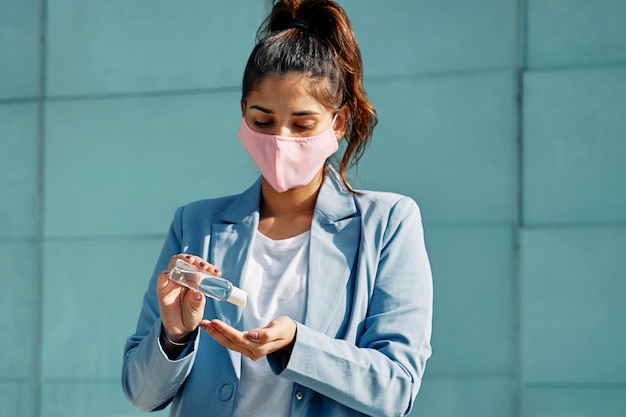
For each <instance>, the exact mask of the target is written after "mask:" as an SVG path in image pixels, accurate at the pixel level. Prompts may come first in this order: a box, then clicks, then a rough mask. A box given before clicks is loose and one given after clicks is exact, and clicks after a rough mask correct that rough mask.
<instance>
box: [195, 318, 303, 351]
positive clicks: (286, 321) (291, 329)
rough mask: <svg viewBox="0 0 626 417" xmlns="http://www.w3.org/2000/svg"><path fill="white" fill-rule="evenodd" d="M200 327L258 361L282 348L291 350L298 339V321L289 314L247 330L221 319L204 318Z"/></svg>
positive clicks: (223, 343) (227, 345)
mask: <svg viewBox="0 0 626 417" xmlns="http://www.w3.org/2000/svg"><path fill="white" fill-rule="evenodd" d="M200 327H201V328H202V329H203V330H205V331H206V332H207V333H209V334H210V335H211V337H213V339H215V340H216V341H217V342H218V343H219V344H221V345H222V346H224V347H226V348H228V349H231V350H234V351H236V352H239V353H241V354H242V355H244V356H247V357H248V358H250V359H252V360H253V361H256V360H257V359H260V358H262V357H263V356H265V355H267V354H269V353H272V352H276V351H277V350H281V349H288V350H291V348H292V346H293V343H294V341H295V339H296V328H297V327H296V323H295V322H294V321H293V320H291V319H290V318H289V317H287V316H281V317H278V318H277V319H275V320H273V321H272V322H271V323H270V324H268V325H267V326H266V327H263V328H260V329H254V330H248V331H247V332H240V331H239V330H237V329H235V328H233V327H231V326H229V325H227V324H226V323H224V322H222V321H220V320H202V321H201V322H200Z"/></svg>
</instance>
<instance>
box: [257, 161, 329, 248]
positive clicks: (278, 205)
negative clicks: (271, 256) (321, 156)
mask: <svg viewBox="0 0 626 417" xmlns="http://www.w3.org/2000/svg"><path fill="white" fill-rule="evenodd" d="M323 179H324V170H320V172H319V174H318V175H316V176H315V178H313V180H312V181H311V182H310V183H309V184H307V185H306V186H304V187H300V188H294V189H291V190H287V191H285V192H283V193H279V192H277V191H276V190H274V189H273V188H272V186H271V185H269V183H267V182H266V181H265V180H263V181H262V184H261V196H262V197H261V206H260V220H259V231H260V232H261V233H263V234H264V235H265V236H267V237H269V238H272V239H275V240H279V239H286V238H289V237H293V236H297V235H299V234H301V233H304V232H306V231H307V230H309V229H310V228H311V221H312V219H313V212H314V211H315V203H316V201H317V195H318V194H319V191H320V188H321V187H322V181H323Z"/></svg>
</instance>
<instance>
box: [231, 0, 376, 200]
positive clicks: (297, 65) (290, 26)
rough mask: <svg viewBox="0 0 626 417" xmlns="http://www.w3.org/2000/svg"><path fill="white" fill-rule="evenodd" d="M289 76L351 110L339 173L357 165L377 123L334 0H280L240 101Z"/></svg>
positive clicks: (348, 27) (260, 36) (260, 37)
mask: <svg viewBox="0 0 626 417" xmlns="http://www.w3.org/2000/svg"><path fill="white" fill-rule="evenodd" d="M291 72H296V73H301V74H305V75H306V76H307V77H308V78H309V79H310V80H312V81H313V83H312V86H313V88H314V94H316V98H317V99H318V100H319V101H320V103H322V104H323V105H326V106H327V107H328V108H331V109H335V110H337V109H339V108H340V107H341V106H344V105H345V106H347V108H348V110H349V112H350V117H349V120H348V129H347V131H346V135H345V139H346V141H347V144H346V147H345V151H344V154H343V157H342V158H341V161H340V162H339V166H338V169H339V173H340V175H341V178H342V180H343V182H344V184H345V185H346V187H347V188H348V189H349V190H351V191H352V188H351V187H350V185H349V184H348V181H347V176H346V175H347V174H346V171H347V170H348V168H349V167H351V166H353V165H356V164H357V162H358V161H359V159H360V158H361V156H362V155H363V152H364V151H365V148H366V146H367V144H368V142H369V140H370V139H371V137H372V133H373V130H374V127H375V126H376V123H377V121H378V119H377V117H376V109H375V108H374V106H373V105H372V103H371V102H370V101H369V99H368V98H367V94H366V93H365V89H364V88H363V63H362V60H361V52H360V50H359V45H358V43H357V40H356V37H355V35H354V31H353V29H352V24H351V23H350V19H349V18H348V15H347V14H346V12H345V11H344V10H343V8H341V6H339V5H338V4H337V3H336V2H335V1H332V0H278V1H276V2H275V3H274V6H273V8H272V12H271V13H270V15H269V16H268V17H267V18H266V19H265V21H264V22H263V24H262V25H261V27H259V30H258V32H257V44H256V46H255V47H254V49H253V50H252V53H251V54H250V58H249V59H248V63H247V64H246V69H245V71H244V75H243V85H242V97H241V100H242V102H243V103H244V104H245V102H246V98H247V97H248V94H250V92H251V91H252V90H254V88H255V87H256V86H257V85H258V84H259V83H260V82H261V81H262V80H263V79H265V77H266V76H268V75H283V74H287V73H291Z"/></svg>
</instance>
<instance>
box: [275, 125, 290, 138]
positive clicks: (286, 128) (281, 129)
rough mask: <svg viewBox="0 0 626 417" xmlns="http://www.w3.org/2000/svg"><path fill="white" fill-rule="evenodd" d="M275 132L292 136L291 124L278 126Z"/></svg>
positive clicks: (279, 134)
mask: <svg viewBox="0 0 626 417" xmlns="http://www.w3.org/2000/svg"><path fill="white" fill-rule="evenodd" d="M274 134H275V135H278V136H292V132H291V129H290V128H289V126H287V125H281V124H279V125H277V126H276V132H275V133H274Z"/></svg>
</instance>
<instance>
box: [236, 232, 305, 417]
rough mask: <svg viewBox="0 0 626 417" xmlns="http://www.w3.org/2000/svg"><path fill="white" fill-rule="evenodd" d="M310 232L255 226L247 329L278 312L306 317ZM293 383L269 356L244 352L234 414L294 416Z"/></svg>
mask: <svg viewBox="0 0 626 417" xmlns="http://www.w3.org/2000/svg"><path fill="white" fill-rule="evenodd" d="M310 236H311V233H310V231H307V232H305V233H302V234H300V235H298V236H294V237H292V238H289V239H283V240H272V239H270V238H268V237H267V236H265V235H263V234H261V233H260V232H258V231H257V232H256V236H255V239H254V242H253V246H252V255H251V257H250V260H249V261H248V264H247V265H246V268H245V270H244V272H243V277H242V280H241V287H242V288H243V289H244V290H245V291H247V292H248V302H247V305H246V307H245V308H244V311H243V328H244V330H251V329H254V328H259V327H265V326H267V325H268V324H269V323H270V322H271V321H272V320H274V319H275V318H277V317H279V316H289V317H291V318H292V319H294V320H296V321H299V322H302V321H304V315H305V313H306V295H307V294H306V293H307V270H308V266H309V241H310ZM292 386H293V383H292V382H291V381H289V380H286V379H284V378H281V377H279V376H277V375H275V374H274V373H273V372H272V371H271V369H270V367H269V363H268V362H267V358H261V359H259V360H257V361H256V362H254V361H252V360H250V359H248V358H247V357H245V356H242V359H241V381H240V383H239V390H238V399H237V406H236V407H235V416H236V417H247V416H255V417H261V416H268V417H280V416H289V414H290V411H291V390H292Z"/></svg>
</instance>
